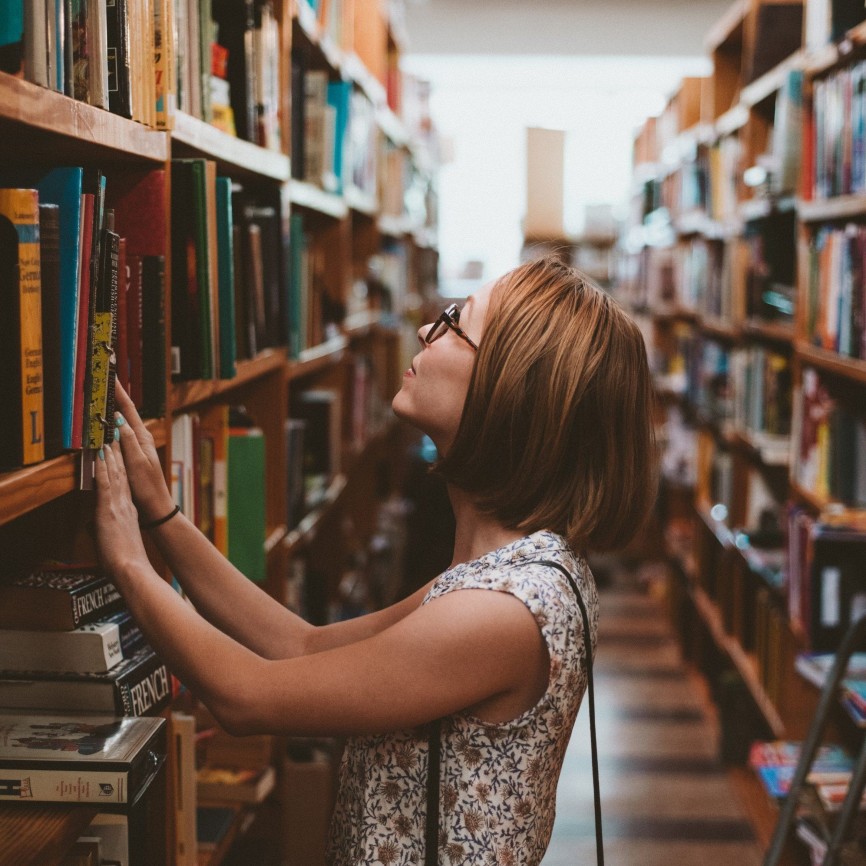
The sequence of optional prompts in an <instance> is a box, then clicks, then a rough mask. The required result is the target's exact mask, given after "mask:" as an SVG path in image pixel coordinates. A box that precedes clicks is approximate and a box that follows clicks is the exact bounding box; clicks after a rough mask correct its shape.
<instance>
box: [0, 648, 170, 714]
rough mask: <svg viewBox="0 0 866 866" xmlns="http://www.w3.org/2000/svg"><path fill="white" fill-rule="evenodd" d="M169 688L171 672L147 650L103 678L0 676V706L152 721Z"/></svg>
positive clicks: (32, 674) (85, 674) (3, 673)
mask: <svg viewBox="0 0 866 866" xmlns="http://www.w3.org/2000/svg"><path fill="white" fill-rule="evenodd" d="M171 688H172V687H171V676H170V675H169V673H168V668H167V667H166V666H165V665H164V664H163V663H162V661H160V659H159V658H158V656H157V655H156V653H154V651H153V650H152V649H151V648H150V647H148V646H145V647H142V648H141V649H140V650H138V652H136V653H135V654H134V655H133V656H131V657H130V658H128V659H124V660H123V661H121V662H120V663H119V664H117V665H115V666H114V667H113V668H111V670H109V671H106V672H102V673H95V672H80V671H64V672H53V673H44V672H41V671H0V706H3V707H8V708H13V709H22V710H50V711H52V712H69V711H79V710H80V711H83V712H92V713H112V714H114V715H119V716H145V715H148V716H152V715H156V714H158V713H159V712H160V710H162V709H164V708H165V707H167V706H168V704H169V702H170V700H171Z"/></svg>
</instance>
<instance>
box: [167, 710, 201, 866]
mask: <svg viewBox="0 0 866 866" xmlns="http://www.w3.org/2000/svg"><path fill="white" fill-rule="evenodd" d="M169 747H170V755H171V766H172V767H174V768H175V774H176V775H175V778H176V782H175V785H174V813H175V822H174V826H175V860H174V862H175V866H195V864H196V852H197V848H198V841H197V838H196V809H197V806H198V801H197V797H196V787H195V717H194V716H191V715H187V714H186V713H180V712H173V713H172V714H171V717H170V739H169Z"/></svg>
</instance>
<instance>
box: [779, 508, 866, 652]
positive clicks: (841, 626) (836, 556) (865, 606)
mask: <svg viewBox="0 0 866 866" xmlns="http://www.w3.org/2000/svg"><path fill="white" fill-rule="evenodd" d="M864 556H866V533H864V532H863V530H862V528H857V526H856V525H852V524H851V523H850V522H848V523H846V522H845V520H844V518H842V519H838V520H833V521H830V520H828V518H827V517H826V516H825V517H823V518H816V517H815V515H814V514H813V513H811V512H810V511H809V510H808V509H806V508H804V507H802V506H798V505H792V506H791V507H790V509H789V511H788V569H787V570H788V587H787V589H788V616H789V617H790V620H791V622H792V623H794V624H795V626H797V627H799V629H800V630H801V631H803V632H804V633H805V634H806V636H807V638H808V641H809V645H810V646H811V648H812V650H813V651H815V652H832V651H834V650H835V649H836V648H837V647H838V645H839V642H840V641H841V640H842V637H843V635H844V634H845V632H846V630H847V629H848V626H849V625H850V624H851V622H852V621H854V620H855V619H857V618H859V617H860V616H862V614H863V612H864V611H866V577H864V575H863V567H862V564H863V561H864Z"/></svg>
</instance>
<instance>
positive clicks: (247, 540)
mask: <svg viewBox="0 0 866 866" xmlns="http://www.w3.org/2000/svg"><path fill="white" fill-rule="evenodd" d="M227 462H228V503H227V505H228V509H227V510H228V527H227V530H228V531H227V536H228V558H229V561H230V562H231V563H232V564H233V565H234V566H235V567H236V568H237V569H238V570H239V571H241V572H242V573H243V574H245V575H246V576H247V577H248V578H249V579H250V580H252V581H255V582H257V583H261V582H263V581H264V580H265V579H266V577H267V568H266V565H267V563H266V558H265V537H266V525H265V519H266V515H265V499H266V484H265V477H266V476H265V473H266V466H265V437H264V433H263V432H262V431H261V430H260V429H259V428H258V427H237V426H232V427H230V428H229V437H228V456H227Z"/></svg>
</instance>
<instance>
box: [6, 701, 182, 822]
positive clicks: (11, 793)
mask: <svg viewBox="0 0 866 866" xmlns="http://www.w3.org/2000/svg"><path fill="white" fill-rule="evenodd" d="M164 728H165V720H164V719H161V718H156V719H151V718H146V719H130V718H112V717H109V716H81V717H70V716H31V715H29V714H26V713H14V714H12V713H3V714H0V802H2V801H10V800H16V801H29V802H39V803H99V804H101V805H105V806H111V805H114V806H117V805H123V804H130V803H133V802H134V801H135V798H136V796H137V795H138V793H139V792H140V791H141V790H143V789H144V788H145V787H146V786H147V784H148V783H149V781H150V779H151V777H152V776H153V775H154V773H155V772H156V770H157V769H158V767H159V765H160V764H161V762H162V760H163V758H164V756H165V733H164Z"/></svg>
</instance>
